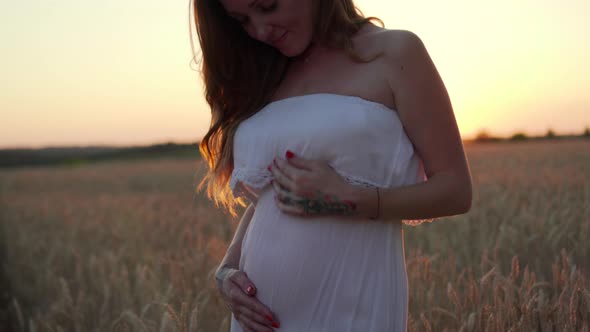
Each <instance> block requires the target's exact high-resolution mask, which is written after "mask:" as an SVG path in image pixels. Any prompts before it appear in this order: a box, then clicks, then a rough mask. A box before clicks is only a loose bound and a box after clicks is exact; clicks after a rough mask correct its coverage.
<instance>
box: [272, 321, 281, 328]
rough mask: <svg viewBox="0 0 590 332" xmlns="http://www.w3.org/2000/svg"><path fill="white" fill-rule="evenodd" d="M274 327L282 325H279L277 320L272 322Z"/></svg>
mask: <svg viewBox="0 0 590 332" xmlns="http://www.w3.org/2000/svg"><path fill="white" fill-rule="evenodd" d="M272 327H276V328H278V327H280V326H279V323H277V322H272Z"/></svg>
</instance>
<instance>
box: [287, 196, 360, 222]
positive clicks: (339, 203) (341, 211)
mask: <svg viewBox="0 0 590 332" xmlns="http://www.w3.org/2000/svg"><path fill="white" fill-rule="evenodd" d="M281 201H282V202H283V203H285V204H287V205H293V206H300V207H301V208H302V209H303V211H304V212H305V213H307V214H318V215H325V214H331V215H345V216H352V215H356V214H357V213H358V211H357V205H356V203H354V202H352V201H350V200H343V199H340V198H338V196H330V195H328V194H324V193H322V192H321V191H320V190H318V191H317V192H316V195H315V196H314V197H311V198H310V197H299V198H292V197H289V196H287V197H284V198H283V199H281Z"/></svg>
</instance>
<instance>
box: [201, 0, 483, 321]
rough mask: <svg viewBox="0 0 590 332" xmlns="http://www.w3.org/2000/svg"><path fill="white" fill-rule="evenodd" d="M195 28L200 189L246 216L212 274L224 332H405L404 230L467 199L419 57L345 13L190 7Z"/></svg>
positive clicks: (448, 122) (259, 6)
mask: <svg viewBox="0 0 590 332" xmlns="http://www.w3.org/2000/svg"><path fill="white" fill-rule="evenodd" d="M194 15H195V23H196V27H197V33H198V36H199V42H200V46H201V50H202V68H201V69H202V77H203V80H204V84H205V96H206V100H207V102H208V104H209V105H210V107H211V111H212V120H211V126H210V129H209V131H208V132H207V134H206V135H205V137H204V138H203V140H202V141H201V143H200V151H201V154H202V155H203V157H204V159H205V160H206V161H207V163H208V167H209V169H208V170H209V172H208V173H207V174H206V175H205V178H204V179H203V181H202V182H201V184H200V186H199V188H202V187H203V186H204V185H207V194H208V196H209V197H210V198H211V199H212V200H214V201H215V203H216V204H218V205H219V204H221V205H223V206H224V207H225V208H227V209H228V211H230V212H231V214H232V215H234V216H236V212H235V207H236V205H237V204H240V205H241V206H243V207H246V210H245V212H244V214H243V216H242V218H241V220H240V223H239V226H238V228H237V230H236V233H235V235H234V238H233V240H232V243H231V244H230V246H229V249H228V251H227V254H226V256H225V258H224V259H223V261H222V262H221V264H220V266H219V268H218V269H217V273H216V279H217V286H218V288H219V292H220V295H221V297H222V298H223V300H224V301H225V302H226V304H227V307H228V308H229V309H230V310H231V313H232V316H231V328H230V329H231V331H232V332H241V331H247V332H251V331H275V330H277V331H285V332H304V331H318V332H319V331H322V332H346V331H359V332H361V331H362V332H367V331H377V332H382V331H395V332H401V331H405V330H406V322H407V311H408V284H407V274H406V265H405V256H404V242H403V231H402V225H403V224H404V223H405V224H412V225H416V224H419V223H421V222H424V221H432V220H434V219H435V218H440V217H442V216H451V215H457V214H462V213H466V212H467V211H469V209H470V206H471V199H472V188H471V176H470V172H469V168H468V165H467V160H466V157H465V155H464V151H463V146H462V142H461V138H460V134H459V130H458V127H457V124H456V120H455V117H454V113H453V109H452V106H451V102H450V100H449V97H448V94H447V91H446V88H445V86H444V84H443V82H442V80H441V78H440V76H439V74H438V71H437V69H436V68H435V65H434V64H433V62H432V60H431V58H430V56H429V55H428V52H427V51H426V48H425V46H424V44H423V43H422V42H421V40H420V39H419V37H418V36H416V35H415V34H414V33H412V32H409V31H405V30H387V29H384V28H383V27H378V26H376V25H374V24H373V23H371V21H372V20H376V21H380V20H379V19H378V18H375V17H368V18H366V17H364V16H363V15H362V14H361V13H360V11H359V10H358V9H357V8H356V7H355V6H354V4H353V2H352V0H196V1H195V4H194ZM380 25H381V26H383V23H382V22H381V24H380Z"/></svg>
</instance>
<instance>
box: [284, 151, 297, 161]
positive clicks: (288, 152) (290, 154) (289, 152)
mask: <svg viewBox="0 0 590 332" xmlns="http://www.w3.org/2000/svg"><path fill="white" fill-rule="evenodd" d="M294 155H295V154H294V153H293V152H291V150H287V153H285V156H287V159H291V158H293V156H294Z"/></svg>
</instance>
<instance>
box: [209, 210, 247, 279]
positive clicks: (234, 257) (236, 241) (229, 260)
mask: <svg viewBox="0 0 590 332" xmlns="http://www.w3.org/2000/svg"><path fill="white" fill-rule="evenodd" d="M254 209H255V205H254V203H252V204H250V205H248V207H247V208H246V210H245V211H244V214H243V215H242V218H241V219H240V224H239V225H238V228H237V229H236V233H235V234H234V238H233V240H232V242H231V243H230V245H229V247H228V248H227V252H226V254H225V257H223V260H222V261H221V263H220V264H219V267H218V268H217V271H216V272H215V276H216V278H217V279H218V280H219V279H223V274H224V273H225V272H226V270H227V269H225V268H228V267H229V268H233V269H238V268H239V264H240V255H241V249H242V241H243V239H244V234H246V230H247V229H248V225H250V220H251V219H252V215H253V214H254Z"/></svg>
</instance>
